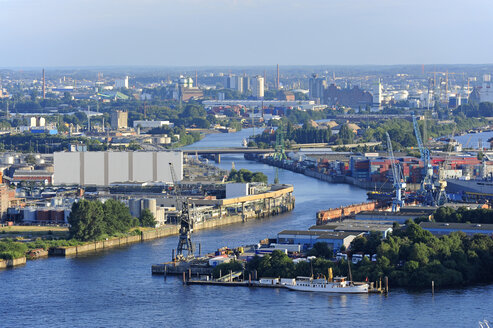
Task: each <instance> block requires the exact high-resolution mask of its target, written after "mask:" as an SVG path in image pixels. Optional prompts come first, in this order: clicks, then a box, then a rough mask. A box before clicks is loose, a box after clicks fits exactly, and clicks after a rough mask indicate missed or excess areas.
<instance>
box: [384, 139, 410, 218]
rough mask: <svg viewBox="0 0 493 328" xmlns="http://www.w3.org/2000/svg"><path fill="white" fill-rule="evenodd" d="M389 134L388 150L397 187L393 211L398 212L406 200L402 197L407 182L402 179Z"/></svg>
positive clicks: (395, 186)
mask: <svg viewBox="0 0 493 328" xmlns="http://www.w3.org/2000/svg"><path fill="white" fill-rule="evenodd" d="M385 134H386V135H387V151H388V153H389V157H390V162H391V167H392V179H393V182H394V183H393V184H394V189H395V197H394V198H393V199H392V212H397V210H398V209H399V208H401V207H402V206H404V200H403V199H402V191H403V190H404V189H405V188H406V183H405V182H403V181H402V176H401V170H400V165H399V164H396V160H395V157H394V150H393V149H392V141H391V140H390V136H389V133H388V132H385Z"/></svg>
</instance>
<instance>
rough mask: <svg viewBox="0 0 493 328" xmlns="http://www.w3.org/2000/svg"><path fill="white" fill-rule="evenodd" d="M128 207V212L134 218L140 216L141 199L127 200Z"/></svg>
mask: <svg viewBox="0 0 493 328" xmlns="http://www.w3.org/2000/svg"><path fill="white" fill-rule="evenodd" d="M128 208H129V209H130V214H131V215H132V216H134V217H136V218H138V217H140V208H141V200H140V199H130V200H129V201H128Z"/></svg>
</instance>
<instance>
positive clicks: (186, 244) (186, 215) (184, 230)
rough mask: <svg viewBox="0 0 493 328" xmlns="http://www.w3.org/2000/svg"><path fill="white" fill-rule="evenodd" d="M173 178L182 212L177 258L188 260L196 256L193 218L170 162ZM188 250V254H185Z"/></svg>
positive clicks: (177, 202)
mask: <svg viewBox="0 0 493 328" xmlns="http://www.w3.org/2000/svg"><path fill="white" fill-rule="evenodd" d="M169 168H170V171H171V179H172V180H173V185H174V187H175V196H176V205H177V206H176V207H177V210H178V206H181V214H180V236H179V238H178V247H177V248H176V257H175V258H174V259H173V261H174V260H175V259H176V260H178V261H187V260H191V259H193V258H194V255H193V253H194V247H193V244H192V233H193V218H191V217H190V211H189V206H188V199H186V198H185V197H183V196H182V194H181V190H180V188H179V186H178V184H177V180H178V178H177V177H176V175H175V169H174V167H173V164H172V163H169ZM184 252H186V255H185V254H184Z"/></svg>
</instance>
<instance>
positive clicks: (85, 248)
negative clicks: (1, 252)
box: [49, 187, 295, 256]
mask: <svg viewBox="0 0 493 328" xmlns="http://www.w3.org/2000/svg"><path fill="white" fill-rule="evenodd" d="M292 191H293V189H292V187H289V188H286V189H285V191H283V190H276V191H274V192H271V193H270V194H271V195H272V196H273V197H272V199H273V200H274V199H283V197H285V196H286V195H289V197H286V199H284V200H283V201H282V204H281V205H278V206H272V207H271V206H269V207H267V208H263V209H262V210H261V211H260V212H254V211H249V212H245V213H241V214H234V215H225V216H222V217H221V218H218V219H212V220H206V221H202V222H198V223H195V224H194V230H202V229H213V228H216V227H220V226H224V225H229V224H236V223H241V222H246V221H248V220H253V219H260V218H265V217H268V216H271V215H277V214H280V213H284V212H288V211H292V210H293V208H294V202H295V198H294V196H292ZM179 232H180V226H179V225H167V226H164V227H159V228H156V229H151V230H145V231H142V232H141V233H140V234H137V235H133V236H126V237H117V238H110V239H108V240H103V241H97V242H90V243H85V244H84V245H80V246H68V247H53V248H50V250H49V254H50V255H55V256H76V255H79V254H84V253H88V252H94V251H98V250H102V249H109V248H114V247H120V246H126V245H129V244H133V243H139V242H143V241H148V240H153V239H157V238H163V237H168V236H173V235H178V234H179Z"/></svg>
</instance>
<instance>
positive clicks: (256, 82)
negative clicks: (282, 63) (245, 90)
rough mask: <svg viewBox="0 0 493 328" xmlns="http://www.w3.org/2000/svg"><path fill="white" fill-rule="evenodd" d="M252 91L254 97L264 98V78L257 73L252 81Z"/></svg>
mask: <svg viewBox="0 0 493 328" xmlns="http://www.w3.org/2000/svg"><path fill="white" fill-rule="evenodd" d="M251 87H252V93H253V96H254V97H257V98H263V97H264V78H263V77H262V76H259V75H257V76H256V77H255V78H254V79H253V80H252V83H251Z"/></svg>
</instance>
